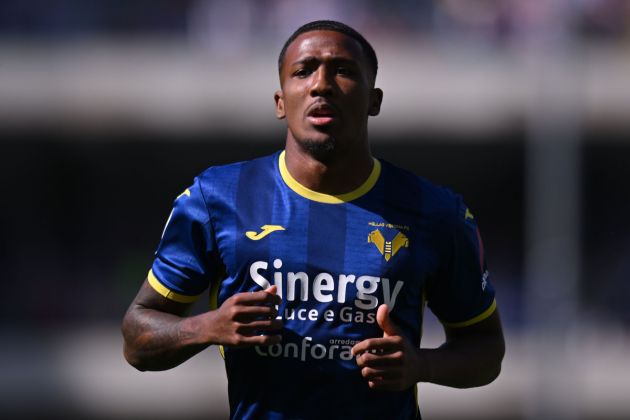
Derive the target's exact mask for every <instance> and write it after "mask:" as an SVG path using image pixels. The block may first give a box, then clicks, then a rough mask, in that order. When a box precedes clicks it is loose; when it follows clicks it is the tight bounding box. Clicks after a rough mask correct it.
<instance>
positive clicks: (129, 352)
mask: <svg viewBox="0 0 630 420" xmlns="http://www.w3.org/2000/svg"><path fill="white" fill-rule="evenodd" d="M123 356H124V357H125V360H126V361H127V363H129V364H130V365H131V366H133V367H134V368H136V369H137V370H139V371H140V372H145V371H147V370H149V369H148V368H147V366H146V363H144V362H143V360H142V358H141V357H139V356H138V352H136V351H134V350H133V349H132V348H131V347H130V346H129V345H127V343H125V345H124V347H123Z"/></svg>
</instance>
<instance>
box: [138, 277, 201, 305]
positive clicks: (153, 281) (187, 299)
mask: <svg viewBox="0 0 630 420" xmlns="http://www.w3.org/2000/svg"><path fill="white" fill-rule="evenodd" d="M147 279H148V280H149V284H150V285H151V287H153V289H154V290H155V291H156V292H158V293H159V294H161V295H162V296H164V297H165V298H167V299H170V300H174V301H175V302H179V303H191V302H194V301H196V300H197V299H199V296H200V295H197V296H187V295H182V294H179V293H175V292H173V291H172V290H170V289H168V288H167V287H166V286H164V285H163V284H162V283H160V281H159V280H158V279H157V277H155V274H153V270H149V274H148V275H147Z"/></svg>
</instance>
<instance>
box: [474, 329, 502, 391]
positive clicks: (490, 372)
mask: <svg viewBox="0 0 630 420" xmlns="http://www.w3.org/2000/svg"><path fill="white" fill-rule="evenodd" d="M504 356H505V341H504V340H503V339H501V340H500V341H498V342H497V344H496V346H495V351H494V357H492V360H490V361H489V363H488V364H487V365H486V368H485V369H484V371H485V375H483V383H482V384H480V386H483V385H488V384H490V383H492V382H494V381H495V380H496V379H497V378H498V377H499V375H500V374H501V365H502V364H503V357H504Z"/></svg>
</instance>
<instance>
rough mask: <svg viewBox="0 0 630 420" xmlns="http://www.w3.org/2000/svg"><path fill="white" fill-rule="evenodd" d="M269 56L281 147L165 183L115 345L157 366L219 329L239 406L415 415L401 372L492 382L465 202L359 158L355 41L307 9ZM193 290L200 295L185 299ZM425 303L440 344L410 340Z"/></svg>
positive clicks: (369, 97) (365, 89)
mask: <svg viewBox="0 0 630 420" xmlns="http://www.w3.org/2000/svg"><path fill="white" fill-rule="evenodd" d="M278 67H279V74H280V90H278V91H277V92H276V93H275V103H276V115H277V117H278V118H279V119H285V120H286V122H287V126H288V129H287V135H286V143H285V148H284V150H283V151H281V152H278V153H276V154H273V155H271V156H267V157H262V158H259V159H255V160H252V161H247V162H240V163H234V164H230V165H225V166H218V167H211V168H209V169H207V170H206V171H205V172H203V173H202V174H201V175H199V176H198V177H197V178H195V180H194V182H193V184H192V185H191V186H189V187H188V188H187V189H186V190H185V191H184V192H183V193H182V194H181V195H180V196H179V197H177V199H176V200H175V203H174V208H173V211H172V213H171V215H170V217H169V219H168V221H167V224H166V228H165V230H164V233H163V235H162V239H161V242H160V244H159V247H158V250H157V252H156V258H155V261H154V263H153V265H152V268H151V270H150V271H149V274H148V277H147V279H146V281H145V282H144V284H143V285H142V287H141V289H140V291H139V293H138V295H137V296H136V298H135V299H134V301H133V302H132V304H131V306H130V308H129V310H128V312H127V314H126V315H125V318H124V321H123V334H124V338H125V349H124V354H125V357H126V359H127V360H128V361H129V363H131V364H132V365H133V366H135V367H136V368H138V369H140V370H162V369H169V368H171V367H174V366H177V365H178V364H180V363H182V362H183V361H185V360H187V359H188V358H190V357H191V356H193V355H195V354H196V353H198V352H200V351H201V350H203V349H205V348H206V347H208V346H210V345H219V346H221V352H222V355H223V357H224V359H225V364H226V370H227V376H228V384H229V386H228V393H229V403H230V411H231V417H232V418H238V419H241V418H256V419H258V418H265V419H271V418H273V419H276V418H278V419H281V418H291V419H304V418H312V419H321V418H340V419H416V418H420V412H419V409H418V402H417V399H416V397H417V389H416V384H417V383H418V382H432V383H436V384H441V385H446V386H452V387H461V388H465V387H474V386H481V385H484V384H487V383H489V382H491V381H493V380H494V379H495V378H496V377H497V375H498V374H499V371H500V367H501V361H502V358H503V353H504V341H503V334H502V328H501V323H500V321H499V316H498V312H497V309H496V302H495V299H494V290H493V288H492V286H491V284H490V282H489V278H488V271H487V270H486V267H485V261H484V253H483V247H482V244H481V239H480V236H479V233H478V230H477V226H476V223H475V218H474V216H473V215H472V214H471V212H470V210H469V209H468V208H467V207H466V205H465V204H464V203H463V202H462V200H461V198H460V197H459V196H458V195H456V194H453V193H451V192H450V191H449V190H447V189H444V188H440V187H437V186H434V185H433V184H431V183H429V182H428V181H426V180H424V179H423V178H420V177H417V176H415V175H413V174H411V173H409V172H407V171H404V170H402V169H399V168H397V167H395V166H393V165H392V164H390V163H387V162H385V161H382V160H378V159H375V158H374V157H372V155H371V153H370V147H369V143H368V130H367V126H368V117H369V116H375V115H377V114H378V113H379V111H380V106H381V101H382V98H383V93H382V91H381V90H380V89H378V88H375V87H374V86H375V80H376V73H377V59H376V55H375V53H374V50H373V49H372V47H371V46H370V44H369V43H368V42H367V41H366V40H365V39H364V38H363V37H362V36H361V35H360V34H359V33H357V32H356V31H355V30H353V29H352V28H350V27H348V26H346V25H344V24H341V23H338V22H333V21H316V22H312V23H309V24H307V25H304V26H302V27H301V28H299V29H298V30H297V31H296V32H295V33H294V34H293V35H292V36H291V37H290V38H289V39H288V40H287V42H286V43H285V45H284V48H283V49H282V52H281V53H280V57H279V60H278ZM410 82H412V81H410ZM206 289H210V295H211V301H212V303H211V306H212V310H210V311H208V312H205V313H201V314H199V315H195V316H189V315H188V310H189V308H190V306H191V302H193V301H195V299H197V298H198V297H199V296H200V295H201V294H202V293H203V292H204V291H205V290H206ZM425 303H426V304H427V305H428V307H429V308H430V309H431V310H432V311H433V312H434V313H435V314H436V316H437V317H438V318H439V319H440V321H441V322H442V323H443V325H444V330H445V333H446V341H445V343H444V344H443V345H442V346H440V347H439V348H435V349H425V348H420V339H421V335H422V319H423V311H424V307H425Z"/></svg>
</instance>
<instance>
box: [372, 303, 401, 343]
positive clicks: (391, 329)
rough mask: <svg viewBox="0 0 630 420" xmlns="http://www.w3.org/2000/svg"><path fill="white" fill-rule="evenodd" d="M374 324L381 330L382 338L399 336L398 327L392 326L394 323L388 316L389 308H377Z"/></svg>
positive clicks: (382, 306)
mask: <svg viewBox="0 0 630 420" xmlns="http://www.w3.org/2000/svg"><path fill="white" fill-rule="evenodd" d="M376 322H377V323H378V326H379V327H381V329H382V330H383V337H391V336H393V335H400V331H399V330H398V326H397V325H396V324H394V321H392V319H391V318H390V316H389V308H388V307H387V305H385V304H383V305H381V306H379V307H378V311H377V312H376Z"/></svg>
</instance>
